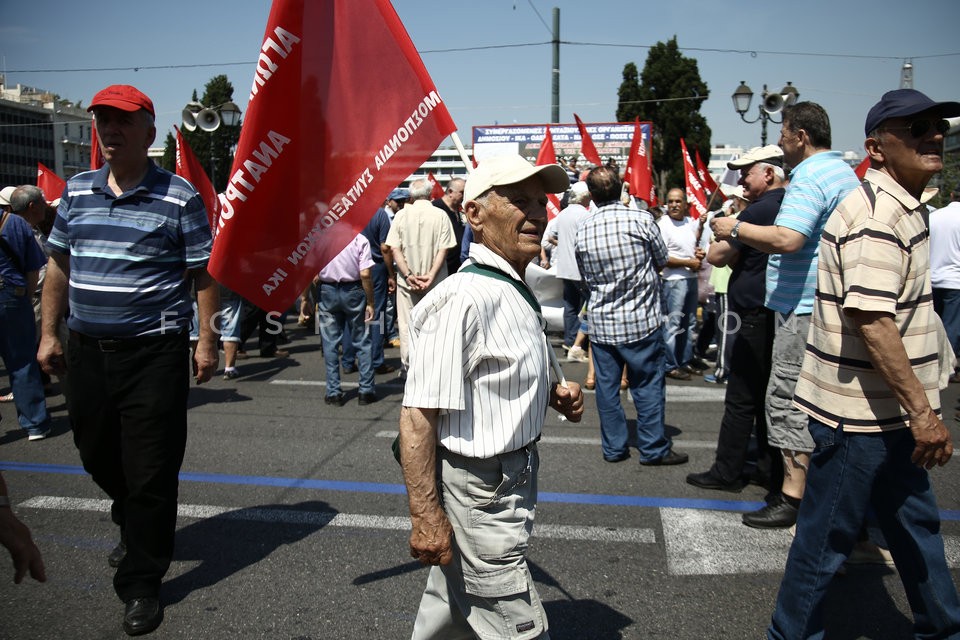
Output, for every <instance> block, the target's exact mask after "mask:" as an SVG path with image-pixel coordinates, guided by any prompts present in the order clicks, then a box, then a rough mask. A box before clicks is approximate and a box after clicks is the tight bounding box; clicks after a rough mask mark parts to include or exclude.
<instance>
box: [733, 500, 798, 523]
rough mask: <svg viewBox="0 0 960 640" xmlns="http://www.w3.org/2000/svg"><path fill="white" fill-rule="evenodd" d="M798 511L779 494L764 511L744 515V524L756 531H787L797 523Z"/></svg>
mask: <svg viewBox="0 0 960 640" xmlns="http://www.w3.org/2000/svg"><path fill="white" fill-rule="evenodd" d="M797 511H799V510H798V509H797V508H796V507H795V506H793V505H792V504H790V503H789V502H787V501H786V500H784V499H783V494H777V497H776V498H774V499H773V500H772V501H771V502H770V504H768V505H767V506H765V507H764V508H763V509H759V510H757V511H752V512H750V513H745V514H743V524H745V525H747V526H748V527H753V528H754V529H786V528H788V527H792V526H793V525H795V524H796V523H797Z"/></svg>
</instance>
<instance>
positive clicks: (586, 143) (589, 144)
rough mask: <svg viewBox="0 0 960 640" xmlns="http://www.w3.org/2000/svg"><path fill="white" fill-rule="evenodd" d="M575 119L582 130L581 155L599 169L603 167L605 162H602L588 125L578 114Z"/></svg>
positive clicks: (574, 115) (574, 116)
mask: <svg viewBox="0 0 960 640" xmlns="http://www.w3.org/2000/svg"><path fill="white" fill-rule="evenodd" d="M573 118H574V119H575V120H576V121H577V128H578V129H580V153H582V154H583V157H584V158H586V159H587V161H588V162H592V163H593V164H595V165H597V166H598V167H599V166H601V165H602V164H603V162H602V161H601V160H600V154H599V153H597V147H596V146H595V145H594V144H593V138H591V137H590V132H588V131H587V127H586V125H584V124H583V121H581V120H580V116H578V115H577V114H573Z"/></svg>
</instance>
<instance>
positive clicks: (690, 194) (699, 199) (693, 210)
mask: <svg viewBox="0 0 960 640" xmlns="http://www.w3.org/2000/svg"><path fill="white" fill-rule="evenodd" d="M680 149H681V151H683V173H684V175H686V177H687V203H688V204H689V205H690V215H692V216H693V217H694V218H699V217H700V216H705V215H707V196H706V194H705V193H704V192H703V185H702V184H700V178H698V177H697V170H696V169H695V168H694V166H693V162H691V161H690V154H689V153H687V143H686V142H684V140H683V138H680Z"/></svg>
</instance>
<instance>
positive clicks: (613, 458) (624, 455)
mask: <svg viewBox="0 0 960 640" xmlns="http://www.w3.org/2000/svg"><path fill="white" fill-rule="evenodd" d="M629 457H630V451H629V450H627V451H624V452H623V453H619V454H617V455H615V456H611V457H609V458H608V457H607V456H603V459H604V461H606V462H623V461H624V460H626V459H627V458H629Z"/></svg>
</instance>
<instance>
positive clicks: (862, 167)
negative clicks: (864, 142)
mask: <svg viewBox="0 0 960 640" xmlns="http://www.w3.org/2000/svg"><path fill="white" fill-rule="evenodd" d="M869 168H870V156H867V157H866V158H864V159H863V160H861V161H860V164H858V165H857V168H856V169H854V170H853V172H854V173H855V174H857V178H858V179H860V180H863V176H865V175H867V169H869Z"/></svg>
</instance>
